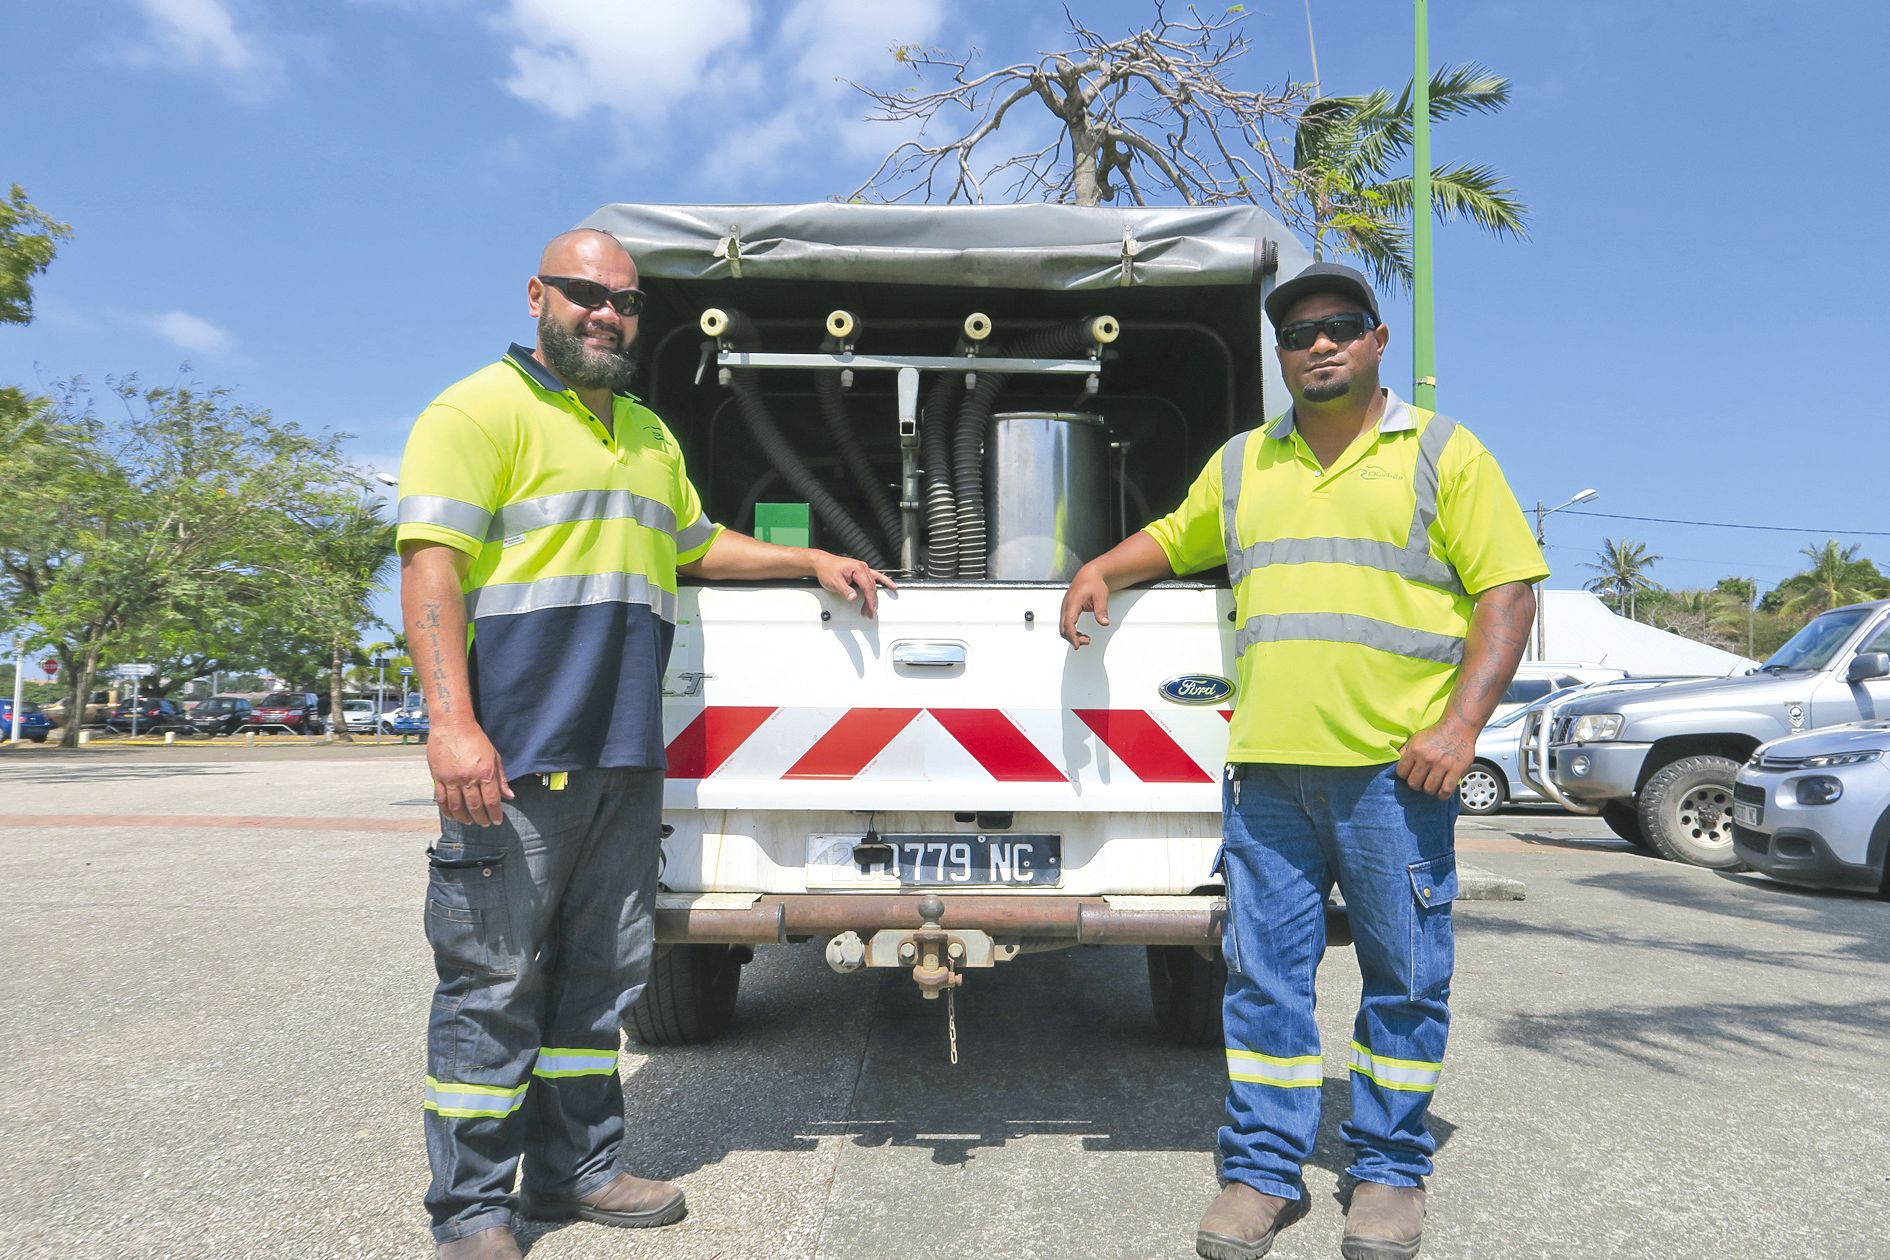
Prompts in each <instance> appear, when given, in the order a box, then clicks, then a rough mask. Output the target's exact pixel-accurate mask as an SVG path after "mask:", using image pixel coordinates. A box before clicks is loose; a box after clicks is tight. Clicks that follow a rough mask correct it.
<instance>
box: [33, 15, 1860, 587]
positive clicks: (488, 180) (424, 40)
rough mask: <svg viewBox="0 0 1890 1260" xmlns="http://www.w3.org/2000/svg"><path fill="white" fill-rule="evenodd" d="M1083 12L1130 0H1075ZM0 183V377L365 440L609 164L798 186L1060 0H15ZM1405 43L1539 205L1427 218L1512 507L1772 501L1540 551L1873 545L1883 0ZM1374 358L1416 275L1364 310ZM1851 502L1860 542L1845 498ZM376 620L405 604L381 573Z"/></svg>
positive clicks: (770, 189)
mask: <svg viewBox="0 0 1890 1260" xmlns="http://www.w3.org/2000/svg"><path fill="white" fill-rule="evenodd" d="M1075 8H1076V9H1077V11H1078V13H1079V14H1080V15H1081V16H1082V17H1083V19H1084V20H1086V21H1087V22H1089V23H1090V24H1091V25H1093V26H1095V27H1097V28H1098V29H1100V30H1103V31H1104V32H1114V31H1126V30H1127V29H1129V28H1131V27H1132V26H1134V25H1139V24H1140V23H1141V22H1142V21H1143V19H1144V18H1145V17H1146V15H1147V13H1148V12H1149V6H1148V5H1147V4H1145V3H1127V2H1114V0H1112V2H1110V3H1078V4H1076V5H1075ZM1246 12H1247V13H1248V15H1249V17H1248V22H1247V25H1248V30H1249V34H1250V36H1251V38H1252V39H1253V41H1254V43H1255V45H1256V49H1255V52H1254V53H1253V54H1252V55H1250V56H1249V57H1248V58H1247V60H1246V61H1245V63H1244V70H1243V72H1242V73H1243V75H1244V78H1245V85H1246V86H1250V87H1260V86H1265V85H1277V84H1278V83H1280V82H1281V81H1283V80H1284V79H1286V78H1289V77H1290V78H1294V79H1300V80H1305V79H1310V78H1311V67H1310V62H1309V59H1308V56H1307V41H1306V28H1305V21H1306V19H1305V12H1304V10H1303V8H1302V5H1301V2H1300V0H1290V2H1286V3H1250V4H1248V5H1246ZM1312 14H1313V24H1314V29H1315V32H1316V36H1317V41H1318V56H1319V68H1320V71H1321V76H1322V79H1323V86H1324V89H1325V90H1326V91H1327V92H1329V93H1340V92H1351V91H1360V90H1365V89H1368V88H1371V87H1375V86H1380V85H1389V86H1401V85H1402V84H1403V82H1404V81H1405V79H1407V78H1408V77H1409V74H1410V35H1411V30H1410V6H1409V5H1408V4H1405V3H1403V2H1402V0H1314V3H1313V5H1312ZM8 27H9V31H8V34H9V39H8V56H7V59H6V67H7V73H6V75H5V76H4V78H0V109H4V111H5V116H6V117H7V118H8V119H9V126H8V127H7V128H6V129H5V130H4V133H0V184H4V183H12V182H17V183H20V184H23V185H24V186H25V187H26V188H27V191H28V193H29V195H30V196H32V197H33V199H34V200H35V201H36V202H38V204H39V205H40V206H42V207H43V208H45V209H46V210H48V211H49V212H51V213H53V214H55V215H57V216H58V217H60V218H63V219H65V220H67V221H68V222H70V223H71V224H72V225H73V228H74V232H75V235H74V239H73V240H72V241H71V242H70V243H69V244H67V245H66V247H65V248H64V249H63V251H62V252H61V254H60V257H59V259H58V261H57V262H56V263H55V264H54V266H53V269H52V270H51V272H49V273H48V274H47V275H46V276H45V277H44V278H43V279H42V281H41V283H40V284H39V288H38V293H39V298H38V311H39V320H38V322H37V323H36V324H35V325H33V326H31V327H29V328H25V329H17V328H0V381H4V382H7V383H18V384H23V385H27V386H35V385H44V384H47V383H49V382H51V381H54V380H57V379H60V378H64V377H70V376H84V377H87V378H90V379H92V380H95V381H98V380H102V379H103V378H105V377H106V376H108V375H118V374H123V373H126V372H138V373H141V374H142V375H143V376H144V377H145V378H146V379H148V380H158V381H167V380H173V379H178V378H179V375H180V364H182V363H185V362H188V364H189V365H190V366H189V372H188V377H189V378H191V379H197V380H201V381H204V382H207V383H215V384H227V385H231V386H233V387H235V388H236V390H237V391H238V393H239V395H240V397H241V398H242V399H243V400H244V401H246V402H249V403H251V404H255V405H261V406H267V407H271V408H273V409H274V410H276V411H277V412H278V413H280V414H282V415H285V416H289V417H293V418H295V419H297V420H300V421H302V422H304V423H306V424H309V425H314V426H323V427H328V428H333V429H339V430H344V431H346V432H349V433H353V434H355V435H357V436H356V437H355V438H354V439H353V440H352V442H351V444H350V449H351V450H352V452H353V453H354V455H355V456H356V457H357V458H358V459H359V460H360V461H361V462H362V463H363V464H364V465H367V466H373V467H381V468H387V469H390V470H391V469H393V468H394V467H395V466H396V463H397V459H398V452H399V450H400V447H401V445H402V442H403V439H404V435H405V431H406V427H407V425H408V423H409V422H410V420H411V418H412V417H413V415H414V414H415V413H416V412H417V411H418V410H419V408H420V407H422V406H424V405H425V403H426V402H427V400H428V399H429V398H431V397H432V396H433V395H434V394H435V393H437V392H438V391H439V389H440V388H441V387H443V386H444V385H445V384H446V383H448V382H449V381H451V380H453V379H454V378H456V377H458V376H460V375H463V374H464V373H466V372H468V371H470V370H472V369H474V368H476V367H478V366H479V365H480V364H481V363H483V362H485V361H488V360H489V359H490V358H492V357H493V356H495V355H496V354H497V353H498V352H499V351H500V350H502V349H503V347H504V345H505V344H506V342H508V341H509V340H512V339H514V338H517V339H528V337H529V333H530V324H529V321H528V320H527V318H526V316H525V313H524V307H523V298H522V292H523V284H524V279H525V277H526V276H527V275H528V274H529V271H530V268H531V267H532V265H533V264H534V262H535V260H536V255H537V250H538V247H539V245H540V244H541V243H542V241H543V239H544V238H545V237H547V236H548V235H550V234H551V233H553V232H555V231H558V230H560V229H562V228H564V227H566V226H569V225H570V224H572V223H574V222H576V221H577V220H579V219H581V218H583V217H584V216H586V215H587V214H589V213H590V212H591V211H592V210H594V209H595V208H597V207H598V206H600V205H602V204H605V203H607V202H613V201H672V202H716V201H800V200H815V199H822V198H827V197H830V196H833V195H836V194H842V193H845V192H847V191H849V190H850V189H852V188H853V187H854V186H855V185H856V184H857V183H858V182H859V181H860V180H861V179H862V178H864V176H865V175H866V174H867V173H868V172H870V170H871V169H872V167H873V165H874V164H875V162H876V160H877V156H878V155H879V154H880V153H881V152H883V151H884V150H885V149H886V148H888V147H890V144H891V143H892V142H893V140H894V139H895V138H896V137H892V136H889V135H888V134H887V133H886V132H885V130H884V128H883V126H879V125H875V124H870V123H867V122H864V121H862V116H863V115H864V113H865V112H866V111H865V109H864V106H863V102H862V100H861V99H860V98H859V97H858V96H857V95H856V94H854V93H853V92H852V91H851V89H848V88H846V87H845V86H844V85H843V84H840V83H837V82H835V76H849V77H854V78H860V79H865V80H869V81H873V82H877V83H896V82H898V81H899V77H898V73H897V71H896V69H895V67H894V64H893V62H892V60H891V57H890V55H889V53H888V52H887V45H888V44H889V43H890V42H892V41H894V40H899V41H902V42H916V43H924V44H928V45H933V46H939V47H944V48H949V49H963V48H965V47H967V46H973V45H975V46H977V47H978V48H980V49H982V50H984V53H985V56H986V59H987V60H990V61H1001V62H1008V61H1013V60H1022V59H1027V58H1030V57H1033V56H1034V55H1035V54H1036V53H1037V52H1038V51H1039V50H1040V49H1046V48H1051V47H1056V46H1059V43H1058V41H1059V33H1060V31H1061V28H1062V16H1061V9H1060V7H1059V6H1058V5H1054V4H1046V3H1038V2H1034V0H1033V2H1029V3H1024V2H1019V3H1010V4H1005V3H998V2H996V0H959V2H958V3H953V4H946V3H944V2H943V0H775V2H774V3H771V4H764V3H761V0H690V2H688V3H674V2H671V0H642V2H639V3H627V2H622V0H620V2H618V3H600V2H599V0H587V2H583V3H578V2H574V0H486V2H484V3H475V2H473V0H316V2H315V3H308V4H298V5H286V4H273V5H271V4H265V3H262V2H261V0H64V2H63V3H60V4H52V5H31V6H14V7H13V11H12V12H11V13H10V14H9V18H8ZM1430 35H1431V53H1432V59H1433V61H1434V62H1437V63H1441V62H1445V61H1464V60H1477V61H1482V62H1484V63H1486V64H1487V65H1489V66H1491V67H1493V68H1495V69H1497V70H1498V71H1500V72H1502V73H1504V74H1507V75H1508V76H1510V78H1511V79H1512V80H1514V85H1515V86H1514V99H1513V103H1512V104H1511V106H1510V107H1509V108H1508V109H1507V110H1505V111H1504V112H1503V113H1501V114H1500V115H1497V116H1495V117H1490V118H1471V119H1464V120H1455V121H1452V122H1450V123H1448V124H1446V125H1444V126H1443V127H1441V128H1440V129H1439V130H1438V131H1437V132H1436V134H1435V138H1434V149H1435V154H1434V155H1435V157H1436V159H1437V160H1439V161H1453V160H1467V161H1480V162H1488V163H1490V164H1492V165H1494V166H1496V167H1497V168H1499V169H1500V170H1502V171H1503V172H1504V173H1505V174H1507V175H1508V176H1509V177H1510V179H1511V180H1512V182H1513V183H1514V185H1515V187H1516V188H1517V189H1518V191H1519V192H1520V193H1521V195H1522V196H1523V197H1524V198H1525V199H1526V200H1527V201H1528V202H1529V204H1530V206H1531V207H1532V211H1533V214H1532V220H1531V239H1530V240H1529V241H1527V242H1525V243H1515V242H1508V241H1494V240H1490V239H1488V238H1486V237H1483V236H1481V235H1480V234H1478V233H1477V232H1475V231H1474V230H1472V229H1469V228H1462V227H1446V228H1443V229H1441V230H1440V231H1439V233H1438V244H1437V259H1438V262H1437V275H1438V279H1437V320H1438V337H1437V342H1438V368H1439V378H1440V400H1441V402H1442V405H1443V407H1444V408H1445V409H1446V410H1448V411H1450V412H1451V413H1452V414H1454V415H1456V416H1457V417H1458V418H1459V419H1461V420H1463V421H1465V422H1466V423H1468V424H1470V425H1471V426H1472V427H1473V428H1475V429H1476V430H1477V431H1478V432H1479V434H1480V435H1481V436H1482V437H1483V438H1484V440H1485V442H1486V443H1488V444H1489V445H1490V446H1491V447H1492V449H1494V450H1495V451H1496V453H1497V455H1498V457H1499V458H1500V459H1501V461H1502V463H1503V465H1504V467H1505V469H1506V471H1507V472H1508V474H1509V478H1510V481H1511V484H1512V485H1513V486H1514V488H1515V490H1516V493H1517V497H1518V498H1519V499H1520V500H1522V501H1523V503H1524V504H1525V506H1528V505H1532V504H1533V503H1534V502H1535V501H1536V500H1537V499H1543V500H1547V501H1548V502H1549V503H1551V504H1553V503H1557V502H1560V501H1562V500H1563V499H1566V498H1567V497H1569V496H1570V495H1572V494H1574V493H1575V492H1576V491H1577V490H1579V489H1582V488H1583V487H1587V486H1593V487H1595V488H1597V489H1598V490H1599V491H1600V497H1599V498H1598V499H1597V500H1596V501H1594V502H1593V503H1591V504H1589V505H1587V507H1588V508H1589V509H1591V510H1592V511H1595V512H1607V513H1618V514H1625V515H1629V516H1643V517H1668V518H1680V519H1686V520H1703V521H1722V522H1737V523H1744V524H1758V525H1776V526H1786V527H1792V528H1791V531H1790V532H1776V533H1774V532H1761V531H1746V530H1726V529H1709V528H1702V527H1697V526H1683V525H1667V524H1654V523H1641V522H1634V521H1621V520H1612V519H1605V518H1601V517H1594V516H1578V515H1576V514H1575V513H1574V511H1570V512H1565V513H1562V514H1559V515H1557V516H1555V517H1554V518H1553V519H1552V520H1551V522H1550V529H1549V540H1550V544H1551V551H1550V562H1551V564H1552V565H1553V566H1554V567H1555V569H1556V570H1557V575H1558V576H1557V578H1556V579H1555V580H1552V583H1551V584H1552V585H1557V586H1568V585H1576V584H1578V583H1579V582H1580V581H1581V580H1582V579H1584V578H1586V577H1589V576H1592V575H1591V574H1589V573H1588V572H1587V571H1585V570H1582V569H1580V568H1579V565H1580V563H1581V562H1582V561H1584V560H1588V559H1591V558H1592V556H1593V553H1594V551H1595V550H1596V549H1597V548H1598V547H1599V546H1600V545H1601V541H1602V539H1603V537H1604V536H1611V537H1617V538H1618V537H1628V538H1633V539H1637V540H1640V541H1643V542H1645V543H1647V544H1648V546H1649V547H1650V548H1651V550H1653V551H1654V552H1656V553H1658V554H1660V555H1661V556H1663V557H1664V559H1662V560H1661V562H1660V563H1659V564H1658V565H1657V566H1656V567H1655V569H1654V570H1653V576H1654V577H1655V578H1656V579H1657V580H1660V581H1662V582H1663V583H1665V584H1667V585H1670V586H1694V585H1706V584H1710V583H1711V582H1712V581H1713V580H1714V579H1716V578H1718V577H1721V576H1724V575H1727V574H1735V573H1740V574H1751V575H1754V576H1757V577H1758V578H1759V579H1760V582H1761V585H1762V586H1768V585H1771V584H1773V583H1775V582H1777V581H1779V580H1780V579H1782V578H1784V577H1786V576H1789V575H1790V574H1791V573H1792V572H1793V571H1795V570H1796V569H1798V568H1800V567H1802V564H1801V560H1800V557H1799V556H1798V554H1797V553H1798V549H1799V548H1800V547H1802V546H1805V545H1807V544H1817V543H1822V541H1823V540H1824V539H1825V538H1826V537H1827V536H1832V535H1834V534H1835V536H1838V537H1839V538H1840V540H1841V541H1843V542H1846V543H1851V542H1855V543H1860V544H1862V546H1863V554H1864V555H1867V556H1871V557H1873V558H1875V559H1877V560H1878V561H1879V563H1880V564H1884V563H1886V562H1890V512H1886V511H1885V507H1884V505H1885V503H1886V501H1890V496H1887V495H1886V493H1885V491H1886V487H1887V486H1890V459H1887V458H1886V457H1887V456H1890V437H1887V436H1886V435H1885V433H1884V432H1883V427H1882V426H1883V423H1884V420H1883V418H1882V417H1881V416H1880V415H1879V413H1877V412H1876V410H1875V407H1876V405H1878V404H1876V403H1875V401H1874V400H1875V399H1876V398H1877V397H1878V395H1879V394H1880V392H1881V390H1882V385H1881V384H1880V382H1879V380H1878V372H1877V369H1875V368H1873V367H1872V364H1875V363H1877V362H1878V361H1879V360H1878V359H1877V357H1876V355H1877V353H1878V352H1877V351H1876V350H1875V349H1874V347H1875V346H1876V344H1877V341H1878V334H1877V332H1876V325H1877V323H1878V321H1879V319H1880V318H1881V317H1880V316H1879V314H1878V311H1879V308H1880V307H1881V306H1882V305H1883V302H1884V294H1885V289H1886V286H1887V284H1890V250H1886V249H1885V248H1884V247H1883V245H1882V240H1881V229H1880V227H1879V226H1878V224H1877V223H1876V222H1875V218H1876V213H1877V212H1878V211H1879V209H1880V208H1881V207H1882V206H1883V205H1884V204H1885V202H1886V195H1885V194H1886V192H1887V191H1890V188H1887V187H1886V183H1887V182H1890V175H1887V174H1886V168H1887V166H1890V164H1887V163H1886V161H1885V159H1886V157H1890V142H1887V141H1886V139H1885V135H1886V133H1885V131H1884V129H1883V128H1882V127H1881V126H1880V125H1879V124H1878V123H1877V122H1876V121H1874V120H1875V119H1876V118H1877V117H1878V115H1879V113H1880V111H1881V108H1882V96H1881V94H1882V79H1883V72H1884V67H1885V64H1886V56H1887V55H1890V10H1886V8H1885V7H1884V6H1882V5H1881V4H1879V3H1865V2H1862V0H1833V2H1831V3H1822V4H1814V3H1798V2H1793V0H1773V2H1771V3H1756V2H1752V0H1731V2H1728V0H1721V2H1717V3H1715V2H1709V0H1679V2H1668V3H1658V4H1648V3H1639V4H1628V3H1610V2H1607V0H1589V2H1584V3H1580V4H1555V3H1540V2H1536V3H1530V2H1524V0H1513V2H1502V0H1433V2H1432V4H1431V32H1430ZM1387 318H1388V320H1389V321H1390V322H1391V323H1392V325H1393V340H1394V347H1395V349H1394V353H1393V356H1392V362H1391V375H1390V380H1391V382H1392V383H1393V384H1394V385H1395V386H1397V387H1399V388H1400V389H1401V390H1402V389H1404V388H1406V386H1407V382H1408V380H1409V375H1410V363H1409V356H1408V353H1406V351H1405V347H1406V345H1407V340H1406V338H1407V334H1408V329H1409V315H1408V303H1406V302H1404V301H1403V300H1401V299H1393V300H1392V301H1390V302H1389V303H1388V306H1387ZM1841 530H1849V531H1881V532H1883V533H1884V534H1885V535H1886V536H1884V537H1875V538H1872V537H1865V536H1861V535H1860V534H1850V535H1845V534H1839V533H1837V531H1841ZM386 607H387V609H388V612H389V615H391V613H392V604H391V601H390V602H388V603H387V604H386Z"/></svg>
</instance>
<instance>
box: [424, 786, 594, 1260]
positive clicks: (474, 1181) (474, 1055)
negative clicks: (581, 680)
mask: <svg viewBox="0 0 1890 1260" xmlns="http://www.w3.org/2000/svg"><path fill="white" fill-rule="evenodd" d="M512 790H513V793H514V799H513V800H510V801H506V802H504V803H503V805H502V814H503V818H502V821H501V823H500V824H499V825H498V826H495V827H474V826H470V825H461V824H458V823H451V822H449V823H445V824H443V826H442V829H441V834H440V838H439V840H438V841H437V842H436V843H435V845H434V848H433V852H432V854H431V858H430V870H429V872H428V884H427V904H426V929H427V940H428V942H429V943H430V944H431V945H432V947H433V962H434V968H435V970H436V971H437V972H438V973H439V984H438V986H437V988H436V989H435V990H434V994H433V1003H432V1007H431V1009H430V1012H429V1016H428V1022H427V1076H428V1078H429V1080H428V1094H427V1098H426V1100H425V1102H424V1103H423V1106H424V1107H425V1111H424V1127H425V1130H426V1139H427V1158H428V1162H429V1164H430V1165H431V1166H432V1171H433V1178H432V1181H431V1184H430V1185H429V1186H428V1188H427V1195H426V1203H427V1211H428V1213H429V1214H430V1215H431V1217H432V1219H433V1235H434V1238H435V1239H436V1240H438V1241H441V1242H447V1241H451V1240H453V1239H456V1238H463V1237H465V1236H466V1235H468V1234H471V1233H476V1232H477V1231H478V1230H481V1229H485V1228H488V1227H490V1226H493V1225H503V1224H506V1223H507V1222H508V1221H509V1220H510V1219H511V1214H512V1201H513V1200H512V1187H513V1185H514V1184H515V1183H516V1181H517V1176H518V1164H519V1159H520V1156H521V1155H522V1154H523V1153H524V1151H525V1149H526V1143H527V1140H528V1135H529V1131H530V1125H529V1123H528V1117H529V1115H530V1114H531V1112H532V1109H533V1098H534V1096H535V1095H537V1094H539V1093H541V1092H543V1091H545V1090H547V1089H549V1088H550V1085H549V1083H548V1082H547V1081H546V1080H545V1079H543V1078H539V1077H535V1076H533V1074H532V1073H533V1069H534V1068H535V1067H536V1066H537V1064H538V1062H539V1059H540V1051H541V1050H542V1049H543V1048H544V1047H545V1046H547V1045H551V1046H572V1045H577V1046H582V1045H584V1044H585V1041H583V1040H576V1041H572V1040H567V1039H564V1038H558V1039H553V1038H550V1037H548V1036H546V1035H545V1032H544V1029H543V1028H542V1027H541V1023H542V1015H543V1011H544V1006H545V986H546V973H547V971H548V969H549V968H551V967H553V966H554V965H555V950H553V949H552V948H551V945H552V940H551V933H552V927H553V924H554V923H555V922H556V918H557V909H558V899H559V895H560V892H561V890H562V889H563V888H564V887H565V886H566V885H567V884H569V883H570V882H571V878H572V873H573V867H574V864H575V861H576V859H577V857H578V855H579V840H580V838H581V834H580V833H581V828H582V826H583V823H584V821H585V819H586V818H588V813H587V811H586V810H585V809H584V808H583V801H582V798H583V796H584V795H585V793H584V792H581V791H567V792H550V791H547V790H546V789H545V786H544V785H543V784H542V783H540V782H539V780H538V777H537V776H536V775H527V776H525V777H524V778H522V779H519V780H517V781H516V782H514V783H513V784H512ZM594 799H595V797H594V794H593V800H594Z"/></svg>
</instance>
